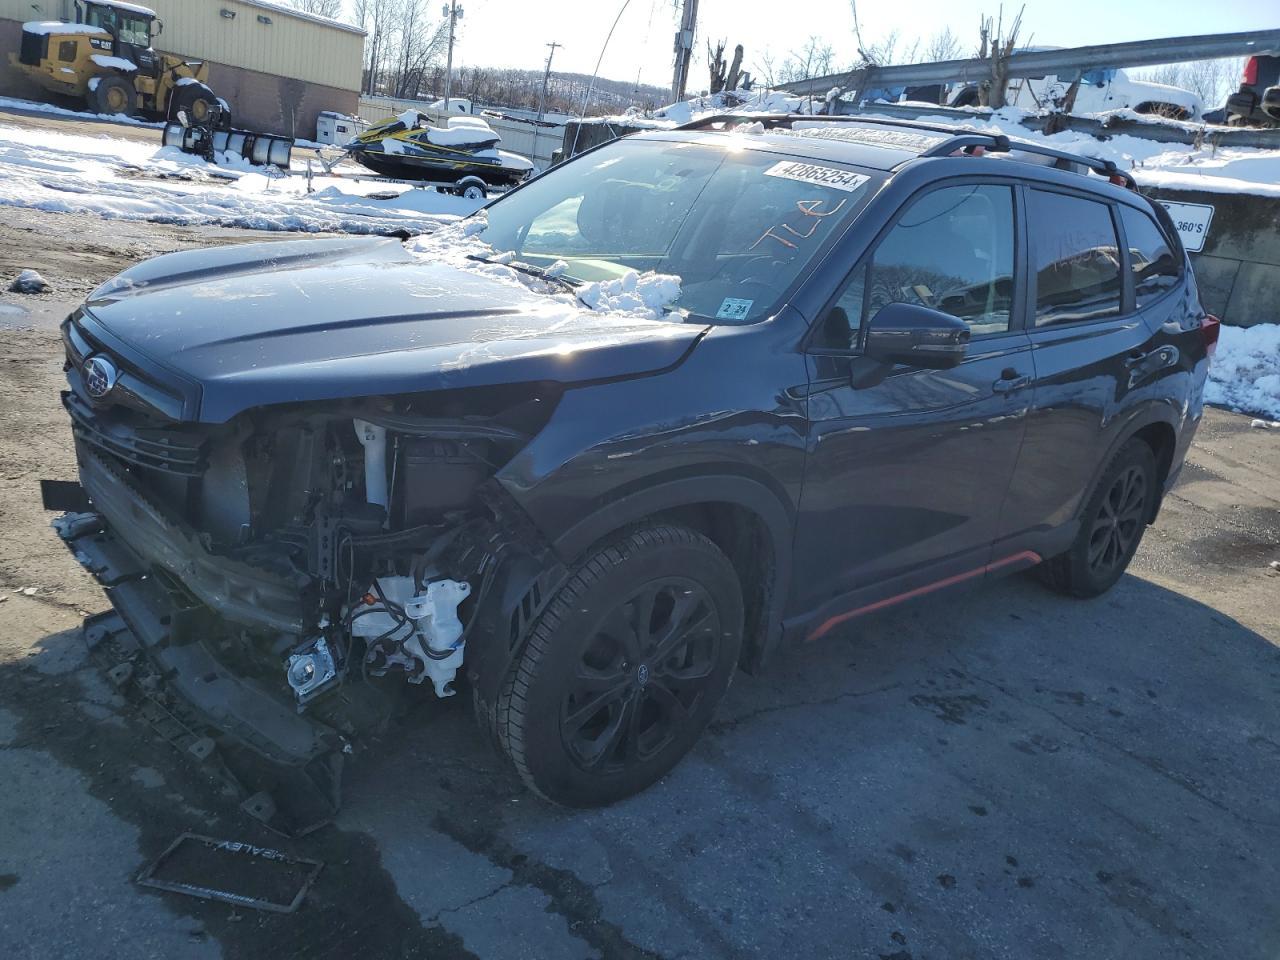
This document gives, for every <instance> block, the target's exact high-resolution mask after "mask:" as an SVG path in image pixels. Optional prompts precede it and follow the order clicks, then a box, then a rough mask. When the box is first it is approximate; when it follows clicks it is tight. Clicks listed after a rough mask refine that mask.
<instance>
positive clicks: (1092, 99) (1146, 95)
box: [948, 47, 1204, 120]
mask: <svg viewBox="0 0 1280 960" xmlns="http://www.w3.org/2000/svg"><path fill="white" fill-rule="evenodd" d="M1057 49H1061V48H1059V47H1028V48H1027V49H1026V50H1022V51H1019V52H1020V53H1033V52H1036V51H1039V50H1057ZM1070 89H1071V80H1070V79H1066V80H1063V79H1059V78H1058V77H1056V76H1053V75H1052V74H1048V75H1046V76H1043V77H1027V78H1021V79H1014V80H1010V81H1009V90H1008V95H1007V98H1006V99H1007V102H1008V104H1009V105H1010V106H1014V107H1022V108H1023V109H1025V110H1046V109H1062V108H1063V107H1064V105H1065V104H1066V100H1067V93H1068V91H1069V90H1070ZM948 103H949V104H950V105H951V106H953V107H976V106H978V88H977V86H975V85H972V84H969V85H965V86H963V87H960V88H959V89H958V90H956V91H953V93H952V96H951V97H950V98H949V99H948ZM1124 109H1129V110H1134V111H1136V112H1138V113H1150V114H1155V115H1157V116H1162V117H1171V118H1173V119H1175V120H1199V119H1200V117H1201V115H1202V114H1203V113H1204V104H1203V103H1202V102H1201V100H1200V97H1199V96H1197V95H1196V94H1195V93H1193V92H1192V91H1190V90H1183V89H1182V88H1181V87H1171V86H1169V85H1167V84H1163V83H1152V82H1151V81H1149V80H1135V79H1133V78H1132V77H1130V76H1129V74H1128V73H1127V72H1125V71H1124V70H1120V69H1099V70H1090V71H1088V72H1086V73H1085V74H1084V76H1083V77H1081V79H1080V88H1079V90H1077V91H1076V102H1075V106H1074V107H1073V108H1072V111H1071V112H1072V113H1103V112H1104V111H1107V110H1124Z"/></svg>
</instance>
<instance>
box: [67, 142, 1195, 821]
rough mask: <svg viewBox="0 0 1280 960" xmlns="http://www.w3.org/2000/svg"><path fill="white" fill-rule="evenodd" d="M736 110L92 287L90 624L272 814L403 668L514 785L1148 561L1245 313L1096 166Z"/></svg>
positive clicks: (72, 392) (349, 735)
mask: <svg viewBox="0 0 1280 960" xmlns="http://www.w3.org/2000/svg"><path fill="white" fill-rule="evenodd" d="M797 119H798V118H792V117H766V118H760V117H751V118H748V119H746V120H743V121H741V122H739V121H738V120H737V119H735V118H715V119H712V120H707V121H702V122H701V123H699V124H697V125H694V126H692V127H690V128H686V129H679V130H674V131H661V132H653V133H649V134H645V135H643V136H639V137H633V138H628V139H626V140H622V141H617V142H614V143H611V144H608V145H605V146H603V147H601V148H598V149H596V150H594V151H591V152H589V153H587V154H585V155H583V156H582V157H580V158H577V159H575V160H573V161H571V162H569V163H567V164H564V165H562V166H560V167H557V168H555V169H553V170H552V171H550V172H548V173H547V174H545V175H543V176H541V177H539V178H536V179H534V180H532V181H530V182H528V183H527V184H525V185H523V186H521V187H520V188H518V189H516V190H513V191H511V192H510V193H508V194H507V195H505V196H504V197H502V198H500V199H498V200H497V201H496V202H495V203H493V204H491V205H490V206H489V207H488V208H487V209H486V210H484V211H482V212H481V213H480V214H478V215H476V216H475V217H473V218H471V219H469V220H467V221H464V222H462V223H460V224H456V225H451V226H447V227H444V228H442V229H441V230H439V231H437V232H436V233H434V234H432V235H431V236H428V237H424V238H418V239H416V240H413V241H410V242H408V243H404V242H400V241H398V240H395V239H388V238H366V239H338V240H309V241H300V242H283V243H273V244H263V245H249V246H235V247H222V248H219V249H213V250H203V251H192V252H185V253H176V254H170V255H167V256H163V257H159V258H157V259H155V260H151V261H148V262H146V263H143V264H140V265H138V266H135V267H133V268H131V269H129V270H127V271H126V272H124V273H123V274H121V275H120V276H118V277H116V278H115V279H113V280H111V281H109V282H108V283H106V284H104V285H103V286H102V287H101V288H99V289H98V290H96V291H95V292H94V293H93V294H92V295H91V296H90V297H89V299H88V300H87V301H86V302H85V304H84V306H83V307H82V308H80V309H78V310H77V311H76V312H75V313H74V314H73V315H72V316H71V317H69V318H68V319H67V321H66V322H65V324H64V325H63V328H62V332H63V338H64V340H65V344H66V352H67V363H66V372H67V379H68V389H67V390H66V391H65V393H64V394H63V402H64V404H65V406H66V410H67V413H68V414H69V416H70V419H71V424H72V429H73V432H74V437H75V444H76V453H77V458H78V462H79V483H74V484H73V483H66V482H61V483H59V482H47V483H46V486H45V503H46V506H48V507H50V508H51V509H61V510H65V511H69V512H67V513H66V514H65V515H64V516H63V517H61V518H60V519H59V520H58V521H57V526H58V529H59V531H60V533H61V535H62V536H63V538H64V539H66V540H67V542H68V545H69V546H70V547H71V549H72V550H73V551H74V553H75V555H76V556H77V558H78V559H80V560H81V562H82V563H84V564H85V566H87V567H88V568H89V569H90V570H91V571H92V572H93V573H94V574H95V575H96V576H97V577H98V579H99V580H100V581H101V582H102V583H103V584H104V585H105V586H106V588H107V591H108V595H109V598H110V600H111V603H112V606H113V608H114V609H113V611H111V612H109V613H107V614H104V615H101V616H98V617H94V618H92V619H91V620H90V621H88V622H87V623H86V636H87V638H88V641H89V643H90V645H91V647H92V648H93V649H94V650H95V652H96V653H97V654H98V655H99V656H100V658H101V659H102V660H103V661H104V662H105V665H106V666H107V668H108V669H110V670H111V672H112V677H113V679H115V680H116V681H117V682H118V683H119V684H121V685H122V686H125V687H128V688H129V689H131V690H132V691H133V692H134V695H135V696H136V697H137V698H138V699H139V700H140V701H141V702H142V703H144V705H145V706H146V708H147V709H146V711H145V712H146V715H147V716H149V717H151V718H152V719H154V720H156V723H157V728H158V729H159V730H160V732H161V733H162V734H163V735H164V736H166V737H168V738H169V739H171V740H173V741H174V742H175V743H176V744H177V745H178V746H180V747H181V748H183V749H185V750H187V751H189V752H191V753H193V754H195V755H196V756H198V757H201V758H203V759H205V760H206V761H207V762H213V761H216V764H217V768H218V769H220V770H223V771H225V772H227V773H228V775H229V776H231V777H232V778H233V780H234V782H235V783H236V784H237V785H238V786H239V787H240V788H242V790H243V793H244V796H245V808H246V809H247V810H248V811H249V812H250V813H252V814H254V815H255V816H259V817H261V818H263V819H265V820H267V821H268V822H270V823H271V824H272V825H273V826H275V827H277V828H278V829H281V830H285V831H288V832H299V831H302V830H305V829H308V828H310V827H312V826H314V825H316V824H317V823H320V822H323V821H324V820H325V819H326V818H327V817H328V816H330V815H331V814H332V812H333V811H334V809H335V808H336V806H337V804H338V800H339V776H340V772H341V768H342V764H343V762H344V759H345V758H346V757H348V756H352V757H354V758H356V759H357V760H358V758H359V756H360V753H361V751H362V750H363V749H365V748H366V746H367V744H368V743H369V739H370V736H371V735H373V734H376V733H377V731H378V730H379V729H380V728H381V725H382V724H384V723H385V722H386V719H387V717H388V715H389V713H390V711H391V709H392V708H393V707H394V705H395V702H396V701H397V699H398V698H400V697H402V696H403V695H404V694H405V692H406V691H413V690H419V691H422V692H423V694H424V695H426V696H435V697H448V696H451V695H453V694H454V693H455V692H459V691H462V692H465V699H466V700H469V701H470V704H471V706H472V707H473V708H474V711H475V715H476V719H477V720H478V722H479V723H480V724H481V725H482V727H483V728H484V729H485V730H487V731H488V732H489V733H490V734H492V737H493V739H494V741H495V743H496V744H497V745H498V747H499V749H500V750H501V752H502V753H503V754H504V755H505V756H506V757H508V758H509V759H510V761H511V762H512V764H513V765H514V767H515V769H516V771H517V772H518V773H519V775H520V777H521V778H523V780H524V782H525V783H526V784H528V786H529V787H530V788H532V789H533V790H535V791H537V792H538V793H539V794H541V795H542V796H544V797H546V798H549V799H551V800H554V801H556V802H560V803H565V804H570V805H593V804H603V803H608V802H611V801H614V800H617V799H619V798H622V797H625V796H628V795H630V794H632V793H635V792H636V791H638V790H641V789H643V788H644V787H646V786H648V785H649V784H651V783H653V782H654V781H655V780H657V779H658V778H660V777H661V776H663V775H664V774H665V773H667V772H668V771H669V770H670V769H671V768H672V767H673V766H674V765H675V764H676V763H677V761H678V760H679V759H680V758H681V757H682V756H683V755H684V754H685V753H686V752H687V751H688V750H689V749H690V748H691V746H692V745H693V743H694V742H695V741H696V739H697V738H698V736H699V735H700V733H701V732H702V730H703V729H704V728H705V727H706V725H707V723H708V722H709V720H710V718H711V716H712V714H713V712H714V710H715V709H716V706H717V704H718V703H719V702H720V700H721V699H722V697H723V696H724V694H725V691H726V689H727V688H728V686H729V683H730V680H731V678H732V676H733V674H734V672H735V671H736V670H737V669H738V668H739V667H741V668H744V669H747V670H750V671H755V670H758V669H759V668H760V667H761V666H762V665H763V664H765V663H766V662H767V661H768V659H769V658H770V656H771V655H773V654H774V652H775V651H776V650H778V649H780V648H781V647H782V646H783V645H784V644H785V643H788V642H793V641H795V640H799V639H804V638H814V637H819V636H822V635H824V634H826V633H828V632H829V631H831V630H832V629H833V628H835V627H836V626H838V625H839V624H841V623H843V622H845V621H847V620H849V619H850V618H852V617H855V616H858V615H860V614H865V613H869V612H871V611H875V610H879V609H882V608H884V607H886V606H889V605H891V604H894V603H896V602H898V601H901V600H906V599H909V598H911V597H915V596H919V595H921V594H925V593H929V592H932V591H935V590H938V589H941V588H944V587H948V586H952V585H956V584H961V583H968V584H973V583H978V582H981V581H983V580H985V579H989V578H991V577H993V576H996V575H998V574H1005V573H1011V572H1013V571H1016V570H1021V569H1026V568H1029V567H1033V566H1037V565H1039V566H1040V569H1041V571H1042V572H1043V574H1044V579H1045V580H1046V581H1047V582H1048V583H1049V584H1050V585H1051V586H1053V587H1055V588H1057V589H1059V590H1060V591H1062V592H1065V593H1068V594H1071V595H1074V596H1080V597H1087V596H1094V595H1096V594H1099V593H1101V592H1103V591H1105V590H1107V589H1108V588H1110V587H1111V586H1112V585H1113V584H1114V583H1115V582H1116V581H1117V580H1118V579H1119V577H1120V576H1121V575H1122V574H1123V572H1124V570H1125V567H1126V566H1127V564H1128V563H1129V560H1130V558H1131V557H1132V556H1133V554H1134V551H1135V550H1136V549H1137V547H1138V543H1139V541H1140V539H1141V537H1142V533H1143V530H1144V529H1145V528H1146V526H1147V525H1148V524H1149V523H1151V522H1153V521H1154V519H1155V517H1156V515H1157V512H1158V510H1159V507H1160V502H1161V499H1162V497H1163V494H1164V492H1165V491H1166V490H1167V489H1168V488H1169V486H1170V484H1172V482H1173V481H1174V479H1175V478H1176V476H1177V473H1178V470H1179V468H1180V466H1181V463H1182V460H1183V456H1184V454H1185V452H1186V450H1187V447H1188V445H1189V443H1190V441H1191V437H1192V435H1193V434H1194V431H1195V427H1196V425H1197V424H1198V422H1199V418H1200V415H1201V409H1202V390H1203V385H1204V380H1205V374H1206V370H1207V365H1208V358H1209V354H1210V352H1211V350H1212V347H1213V344H1214V340H1215V338H1216V331H1217V325H1216V321H1214V320H1213V319H1212V318H1210V317H1208V316H1207V315H1206V314H1205V313H1204V311H1203V310H1202V309H1201V307H1200V302H1199V298H1198V295H1197V293H1196V287H1195V281H1194V278H1193V276H1192V273H1191V269H1190V266H1189V263H1188V261H1187V257H1186V254H1185V252H1184V251H1183V249H1182V246H1181V244H1180V243H1179V241H1178V237H1177V233H1176V231H1175V230H1174V229H1173V227H1172V225H1171V223H1170V222H1169V219H1168V216H1167V215H1166V214H1165V213H1164V211H1163V209H1162V208H1160V207H1159V206H1158V205H1153V204H1152V203H1151V202H1149V201H1148V200H1146V199H1145V198H1144V197H1142V196H1141V195H1139V194H1138V193H1137V192H1136V191H1135V190H1133V189H1132V187H1133V182H1132V180H1131V178H1129V177H1128V176H1127V175H1126V174H1123V173H1121V172H1119V171H1117V170H1115V168H1114V166H1111V165H1109V164H1106V163H1103V162H1100V161H1096V160H1090V159H1088V158H1083V157H1076V156H1071V155H1067V154H1061V153H1058V152H1056V151H1053V150H1048V149H1046V148H1043V147H1039V146H1034V145H1031V144H1018V143H1012V144H1011V143H1010V141H1008V140H1007V139H1006V138H1004V137H999V136H991V135H987V134H977V133H964V132H957V131H956V130H954V129H946V128H939V127H930V126H927V125H922V124H902V123H892V122H877V121H873V120H867V119H857V120H854V119H850V118H834V119H831V120H823V121H815V120H807V121H804V122H802V123H801V122H797Z"/></svg>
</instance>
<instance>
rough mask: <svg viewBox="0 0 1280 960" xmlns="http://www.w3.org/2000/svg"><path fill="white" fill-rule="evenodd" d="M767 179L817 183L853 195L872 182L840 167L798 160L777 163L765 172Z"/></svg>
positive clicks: (868, 178)
mask: <svg viewBox="0 0 1280 960" xmlns="http://www.w3.org/2000/svg"><path fill="white" fill-rule="evenodd" d="M764 175H765V176H766V177H782V178H783V179H784V180H798V181H799V182H801V183H816V184H820V185H821V186H824V187H833V188H834V189H836V190H843V191H845V192H846V193H852V192H853V191H854V190H857V189H858V188H859V187H860V186H862V185H863V184H864V183H866V182H867V181H868V180H870V179H871V178H870V177H866V176H863V175H862V174H860V173H853V172H852V171H850V170H841V169H840V168H839V167H824V166H821V165H819V164H816V163H801V162H800V161H798V160H783V161H781V162H779V163H775V164H774V165H773V166H772V167H770V168H769V169H768V170H766V171H765V172H764Z"/></svg>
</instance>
